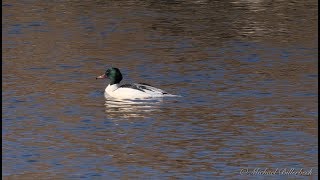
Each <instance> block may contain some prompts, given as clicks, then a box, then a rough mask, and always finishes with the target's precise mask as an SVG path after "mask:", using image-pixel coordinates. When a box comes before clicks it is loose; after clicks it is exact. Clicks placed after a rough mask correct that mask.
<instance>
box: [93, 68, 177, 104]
mask: <svg viewBox="0 0 320 180" xmlns="http://www.w3.org/2000/svg"><path fill="white" fill-rule="evenodd" d="M105 78H108V79H109V80H110V84H109V85H108V86H107V87H106V89H105V91H104V94H105V96H106V97H108V96H111V97H114V98H119V99H143V98H153V97H165V96H176V95H172V94H169V93H167V92H165V91H164V90H161V89H158V88H155V87H152V86H150V85H149V84H145V83H134V84H123V85H120V84H119V83H120V81H121V80H122V74H121V72H120V70H119V69H118V68H113V67H112V68H109V69H108V70H107V71H106V72H105V73H104V74H103V75H101V76H98V77H96V79H105Z"/></svg>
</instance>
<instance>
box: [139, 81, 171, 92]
mask: <svg viewBox="0 0 320 180" xmlns="http://www.w3.org/2000/svg"><path fill="white" fill-rule="evenodd" d="M134 85H136V86H137V87H138V88H139V89H142V90H145V91H151V92H154V93H160V94H168V93H167V92H166V91H164V90H162V89H158V88H155V87H153V86H151V85H149V84H146V83H134Z"/></svg>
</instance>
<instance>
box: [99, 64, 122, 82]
mask: <svg viewBox="0 0 320 180" xmlns="http://www.w3.org/2000/svg"><path fill="white" fill-rule="evenodd" d="M105 78H108V79H110V85H112V84H118V83H120V81H121V80H122V74H121V72H120V70H119V69H118V68H113V67H112V68H109V69H107V70H106V72H105V73H104V74H102V75H101V76H98V77H96V79H105Z"/></svg>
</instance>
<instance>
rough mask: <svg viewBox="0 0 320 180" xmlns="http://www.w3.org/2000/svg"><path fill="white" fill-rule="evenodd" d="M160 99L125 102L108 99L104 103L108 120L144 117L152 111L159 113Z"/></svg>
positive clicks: (123, 100)
mask: <svg viewBox="0 0 320 180" xmlns="http://www.w3.org/2000/svg"><path fill="white" fill-rule="evenodd" d="M162 101H163V99H162V98H152V99H146V100H125V99H114V98H109V99H107V100H106V102H105V104H104V105H105V106H106V111H105V112H106V114H107V116H108V118H118V119H119V118H120V119H121V118H125V119H126V118H130V117H144V116H146V115H148V114H149V113H153V112H154V111H160V106H161V105H162Z"/></svg>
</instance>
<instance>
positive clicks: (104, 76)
mask: <svg viewBox="0 0 320 180" xmlns="http://www.w3.org/2000/svg"><path fill="white" fill-rule="evenodd" d="M105 78H107V76H106V75H105V74H102V75H101V76H98V77H96V79H105Z"/></svg>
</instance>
